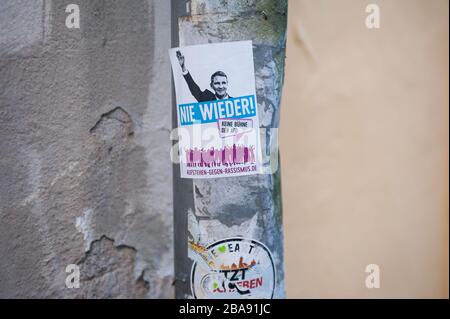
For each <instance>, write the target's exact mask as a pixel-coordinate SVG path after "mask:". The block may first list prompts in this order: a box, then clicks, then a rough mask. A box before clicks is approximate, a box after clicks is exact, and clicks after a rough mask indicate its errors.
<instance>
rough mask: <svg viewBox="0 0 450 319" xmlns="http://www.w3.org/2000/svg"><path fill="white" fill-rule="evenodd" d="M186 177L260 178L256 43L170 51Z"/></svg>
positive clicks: (210, 45)
mask: <svg viewBox="0 0 450 319" xmlns="http://www.w3.org/2000/svg"><path fill="white" fill-rule="evenodd" d="M169 54H170V60H171V64H172V71H173V77H174V83H175V92H176V103H177V118H178V135H179V141H178V147H179V158H180V169H181V177H183V178H215V177H227V176H240V175H251V174H258V172H259V170H260V167H259V163H261V150H260V137H259V121H258V110H257V102H256V92H255V71H254V65H253V48H252V42H251V41H239V42H227V43H213V44H204V45H194V46H186V47H180V48H173V49H170V50H169Z"/></svg>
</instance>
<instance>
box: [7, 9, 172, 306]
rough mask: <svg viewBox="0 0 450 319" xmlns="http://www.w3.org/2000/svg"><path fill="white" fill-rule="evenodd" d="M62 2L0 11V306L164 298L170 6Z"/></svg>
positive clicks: (168, 242)
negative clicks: (76, 276)
mask: <svg viewBox="0 0 450 319" xmlns="http://www.w3.org/2000/svg"><path fill="white" fill-rule="evenodd" d="M69 3H71V2H70V1H63V0H53V1H51V0H42V1H36V2H33V5H29V4H30V3H29V2H28V1H12V0H6V1H2V2H1V3H0V27H1V29H2V32H1V33H0V137H1V138H0V151H1V157H0V240H1V242H2V243H3V244H2V245H0V256H1V257H2V262H1V267H0V297H3V298H6V297H8V298H23V297H32V298H43V297H51V298H72V297H79V298H83V297H93V298H100V297H102V298H103V297H104V298H129V297H150V298H160V297H172V296H173V287H172V281H173V248H172V247H173V239H172V185H171V181H172V175H171V172H172V166H171V162H170V159H169V151H170V146H171V145H170V140H169V131H170V127H171V122H170V120H171V118H170V112H168V111H167V110H168V109H170V105H171V90H170V86H169V85H170V73H169V72H170V69H169V63H168V57H167V49H168V48H169V47H170V25H169V22H168V21H169V20H170V6H169V4H168V2H167V1H145V0H141V1H132V2H124V1H118V0H117V1H101V0H95V1H87V0H84V1H78V2H77V3H78V4H79V6H80V14H81V28H80V29H67V28H66V27H65V24H64V21H65V18H66V13H65V7H66V6H67V5H68V4H69ZM5 30H6V32H5ZM168 86H169V87H168ZM72 263H79V265H80V267H81V287H80V288H79V289H68V288H66V287H65V278H66V276H67V274H66V273H65V267H66V266H67V265H68V264H72Z"/></svg>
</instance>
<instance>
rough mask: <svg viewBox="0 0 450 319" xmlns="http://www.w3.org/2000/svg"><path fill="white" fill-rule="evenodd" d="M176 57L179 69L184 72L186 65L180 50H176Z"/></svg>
mask: <svg viewBox="0 0 450 319" xmlns="http://www.w3.org/2000/svg"><path fill="white" fill-rule="evenodd" d="M177 59H178V62H179V63H180V66H181V70H182V71H183V72H186V66H185V65H184V55H183V54H181V52H180V51H177Z"/></svg>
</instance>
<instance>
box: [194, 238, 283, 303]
mask: <svg viewBox="0 0 450 319" xmlns="http://www.w3.org/2000/svg"><path fill="white" fill-rule="evenodd" d="M194 246H195V247H194ZM194 246H193V245H191V246H190V249H191V250H193V251H194V252H195V254H197V255H198V256H199V258H194V260H195V261H194V264H193V266H192V273H191V289H192V294H193V296H194V298H199V299H205V298H206V299H238V298H249V299H250V298H251V299H255V298H257V299H270V298H272V297H273V292H274V289H275V266H274V264H273V259H272V255H271V253H270V251H269V249H268V248H267V247H266V246H264V245H263V244H262V243H260V242H258V241H256V240H252V239H245V238H239V237H236V238H227V239H224V240H220V241H217V242H215V243H213V244H211V245H209V246H208V247H206V248H205V247H201V246H199V245H194Z"/></svg>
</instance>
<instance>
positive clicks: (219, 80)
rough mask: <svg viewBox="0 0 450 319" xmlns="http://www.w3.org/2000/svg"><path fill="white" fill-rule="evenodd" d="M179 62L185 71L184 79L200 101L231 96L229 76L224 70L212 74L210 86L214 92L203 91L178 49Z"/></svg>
mask: <svg viewBox="0 0 450 319" xmlns="http://www.w3.org/2000/svg"><path fill="white" fill-rule="evenodd" d="M177 58H178V62H180V66H181V71H182V72H183V76H184V79H185V80H186V83H187V85H188V87H189V90H190V91H191V94H192V95H193V96H194V97H195V99H196V100H197V101H198V102H206V101H213V100H224V99H228V98H231V97H230V96H229V95H228V93H227V88H228V78H227V75H226V74H225V73H223V72H222V71H217V72H214V73H213V74H212V75H211V83H210V86H211V88H212V89H213V90H214V93H213V92H211V91H210V90H204V91H202V90H201V89H200V88H199V86H198V85H197V83H195V81H194V79H193V78H192V76H191V74H190V73H189V71H188V70H187V69H186V65H185V64H184V62H185V61H184V55H182V54H181V52H180V51H177Z"/></svg>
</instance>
